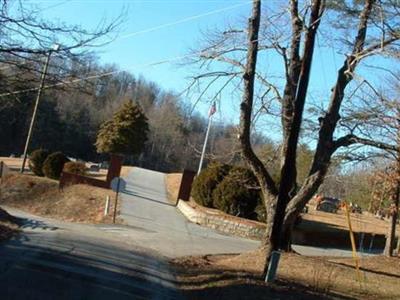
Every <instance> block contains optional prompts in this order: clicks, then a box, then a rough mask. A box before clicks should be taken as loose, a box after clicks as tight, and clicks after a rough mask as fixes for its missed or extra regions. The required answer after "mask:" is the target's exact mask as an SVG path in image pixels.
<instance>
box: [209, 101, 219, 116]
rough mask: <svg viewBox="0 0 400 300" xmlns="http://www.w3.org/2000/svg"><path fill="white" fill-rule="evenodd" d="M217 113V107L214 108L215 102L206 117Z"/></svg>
mask: <svg viewBox="0 0 400 300" xmlns="http://www.w3.org/2000/svg"><path fill="white" fill-rule="evenodd" d="M216 111H217V107H216V106H215V102H213V104H212V105H211V107H210V110H209V111H208V117H211V116H212V115H213V114H215V113H216Z"/></svg>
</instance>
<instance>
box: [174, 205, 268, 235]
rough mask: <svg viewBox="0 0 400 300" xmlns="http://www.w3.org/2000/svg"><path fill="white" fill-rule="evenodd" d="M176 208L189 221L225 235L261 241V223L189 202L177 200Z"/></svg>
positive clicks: (262, 228) (262, 229)
mask: <svg viewBox="0 0 400 300" xmlns="http://www.w3.org/2000/svg"><path fill="white" fill-rule="evenodd" d="M177 208H178V209H179V210H180V211H181V213H182V214H183V215H184V216H185V217H186V218H187V219H188V220H189V221H191V222H193V223H196V224H199V225H202V226H206V227H209V228H213V229H215V230H218V231H220V232H223V233H226V234H231V235H236V236H240V237H245V238H251V239H255V240H261V239H262V237H263V235H264V233H265V224H263V223H260V222H256V221H252V220H247V219H243V218H238V217H234V216H230V215H228V214H225V213H223V212H221V211H219V210H216V209H211V208H204V207H202V206H199V205H197V204H196V203H194V202H191V201H188V202H186V201H182V200H179V202H178V205H177Z"/></svg>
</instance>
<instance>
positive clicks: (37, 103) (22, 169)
mask: <svg viewBox="0 0 400 300" xmlns="http://www.w3.org/2000/svg"><path fill="white" fill-rule="evenodd" d="M59 49H60V45H57V44H56V45H54V46H53V49H51V50H50V51H49V54H48V55H47V58H46V62H45V64H44V67H43V71H42V76H41V78H40V85H39V90H38V93H37V96H36V102H35V107H34V109H33V114H32V119H31V124H30V125H29V131H28V136H27V137H26V142H25V148H24V159H23V160H22V166H21V170H20V172H21V173H24V170H25V164H26V158H27V156H28V148H29V143H30V141H31V138H32V131H33V126H34V125H35V120H36V113H37V109H38V106H39V102H40V96H41V94H42V90H43V87H44V82H45V80H46V75H47V68H48V67H49V62H50V56H51V54H52V53H53V51H58V50H59Z"/></svg>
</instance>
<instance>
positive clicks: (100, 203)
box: [0, 174, 113, 223]
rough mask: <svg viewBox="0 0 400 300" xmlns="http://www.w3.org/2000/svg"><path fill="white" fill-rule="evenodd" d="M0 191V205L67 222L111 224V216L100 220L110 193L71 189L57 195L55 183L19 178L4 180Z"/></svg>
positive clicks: (65, 189) (91, 188)
mask: <svg viewBox="0 0 400 300" xmlns="http://www.w3.org/2000/svg"><path fill="white" fill-rule="evenodd" d="M0 187H1V192H0V204H2V205H7V206H10V207H15V208H18V209H21V210H24V211H28V212H30V213H33V214H37V215H41V216H46V217H52V218H57V219H60V220H64V221H70V222H82V223H100V222H107V223H108V222H111V216H107V217H104V216H103V212H104V206H105V198H106V196H107V195H109V196H112V192H111V191H110V190H106V189H102V188H98V187H92V186H87V185H72V186H68V187H65V188H64V189H63V190H62V191H60V190H59V189H58V182H57V181H55V180H51V179H48V178H42V177H36V176H31V175H20V174H12V175H9V176H7V177H6V178H5V179H4V180H3V183H2V184H1V185H0ZM111 199H112V198H111ZM112 209H113V207H112V205H111V210H110V211H112ZM110 215H111V214H110Z"/></svg>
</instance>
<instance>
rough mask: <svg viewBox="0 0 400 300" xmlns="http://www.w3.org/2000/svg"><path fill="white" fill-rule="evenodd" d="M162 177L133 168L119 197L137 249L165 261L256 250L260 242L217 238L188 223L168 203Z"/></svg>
mask: <svg viewBox="0 0 400 300" xmlns="http://www.w3.org/2000/svg"><path fill="white" fill-rule="evenodd" d="M164 179H165V174H163V173H159V172H155V171H150V170H145V169H140V168H134V169H133V170H132V171H131V173H130V174H129V175H128V176H127V177H126V181H127V187H126V190H125V192H124V193H123V194H122V195H121V198H122V205H121V217H122V218H123V220H124V223H125V224H126V225H128V227H130V228H132V229H135V230H131V231H130V232H129V238H132V239H134V240H135V241H136V242H137V244H138V245H140V246H142V247H145V248H149V249H153V250H155V251H157V252H159V253H162V254H163V255H165V256H168V257H177V256H184V255H201V254H214V253H215V254H216V253H240V252H243V251H247V250H253V249H256V248H257V247H258V245H259V242H257V241H253V240H248V239H244V238H238V237H231V236H227V235H223V234H220V233H218V232H216V231H215V230H212V229H209V228H204V227H201V226H199V225H197V224H193V223H191V222H188V221H187V219H186V218H185V217H184V216H183V215H182V214H181V213H180V212H179V211H178V210H177V209H176V208H175V206H174V205H172V204H171V203H170V202H169V201H168V199H167V193H166V189H165V182H164Z"/></svg>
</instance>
